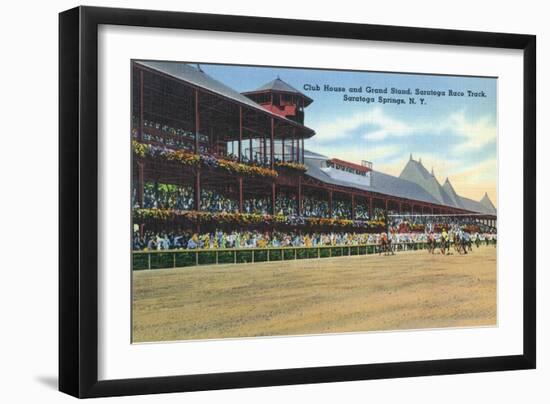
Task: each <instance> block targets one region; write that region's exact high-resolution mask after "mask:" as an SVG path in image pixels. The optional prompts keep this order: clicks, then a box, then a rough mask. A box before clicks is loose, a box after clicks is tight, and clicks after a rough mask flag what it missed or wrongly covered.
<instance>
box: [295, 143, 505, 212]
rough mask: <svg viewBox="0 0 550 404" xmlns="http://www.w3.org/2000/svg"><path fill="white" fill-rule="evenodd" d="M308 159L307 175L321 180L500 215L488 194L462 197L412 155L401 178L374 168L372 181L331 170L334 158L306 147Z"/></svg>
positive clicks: (306, 158)
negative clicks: (329, 167)
mask: <svg viewBox="0 0 550 404" xmlns="http://www.w3.org/2000/svg"><path fill="white" fill-rule="evenodd" d="M304 158H305V165H306V166H307V172H306V174H307V175H310V176H311V177H313V178H315V179H317V180H319V181H323V182H327V183H330V184H333V185H339V186H344V187H352V188H357V189H361V190H364V191H371V192H378V193H381V194H385V195H391V196H396V197H399V198H407V199H413V200H418V201H423V202H428V203H433V204H438V205H445V206H450V207H455V208H460V209H465V210H469V211H472V212H477V213H487V214H496V208H495V207H494V205H493V204H492V202H491V200H490V199H489V196H488V195H487V193H486V194H485V195H484V197H483V198H482V199H481V201H479V202H478V201H474V200H472V199H469V198H465V197H463V196H460V195H458V194H457V193H456V192H455V190H454V188H453V186H452V185H451V182H450V181H449V179H448V178H447V180H446V181H445V183H444V185H443V186H442V185H440V184H439V182H438V181H437V179H436V178H435V176H434V175H433V174H432V173H430V172H428V170H426V168H425V167H424V166H423V165H422V163H421V162H419V161H415V160H413V159H412V158H411V159H410V160H409V162H408V163H407V165H406V166H405V168H404V169H403V171H402V172H401V174H400V175H399V177H395V176H393V175H389V174H385V173H382V172H380V171H376V170H373V171H372V177H371V179H370V181H367V180H366V179H364V178H363V177H361V176H359V175H354V174H351V173H348V172H345V171H340V170H327V169H326V168H325V166H326V163H325V162H326V161H327V160H330V158H329V157H327V156H323V155H321V154H319V153H314V152H312V151H309V150H306V151H305V154H304Z"/></svg>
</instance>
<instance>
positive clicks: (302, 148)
mask: <svg viewBox="0 0 550 404" xmlns="http://www.w3.org/2000/svg"><path fill="white" fill-rule="evenodd" d="M301 150H302V164H304V138H302V147H301Z"/></svg>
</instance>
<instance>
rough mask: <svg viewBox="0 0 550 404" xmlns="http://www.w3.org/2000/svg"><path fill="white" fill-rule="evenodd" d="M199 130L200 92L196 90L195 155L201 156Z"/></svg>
mask: <svg viewBox="0 0 550 404" xmlns="http://www.w3.org/2000/svg"><path fill="white" fill-rule="evenodd" d="M199 130H200V114H199V90H195V153H196V154H199V152H200V148H199Z"/></svg>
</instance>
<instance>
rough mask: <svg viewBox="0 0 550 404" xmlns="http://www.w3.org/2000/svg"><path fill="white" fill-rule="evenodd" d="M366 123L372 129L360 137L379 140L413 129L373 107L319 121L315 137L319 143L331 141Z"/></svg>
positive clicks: (405, 133) (407, 132)
mask: <svg viewBox="0 0 550 404" xmlns="http://www.w3.org/2000/svg"><path fill="white" fill-rule="evenodd" d="M367 125H368V126H370V127H372V128H373V130H372V131H369V132H366V133H364V134H363V136H362V137H363V138H365V139H372V140H375V139H376V140H380V139H384V138H386V137H388V136H405V135H409V134H411V133H412V132H413V130H414V128H413V127H411V126H410V125H409V124H407V123H405V122H403V121H400V120H398V119H395V118H393V117H390V116H389V115H387V114H386V113H384V111H382V109H381V108H374V109H371V110H369V111H367V112H364V113H356V114H354V115H352V116H349V117H344V118H338V119H335V120H333V121H330V122H323V123H321V124H320V125H319V126H318V127H317V129H316V132H317V134H316V135H315V138H316V140H317V141H318V142H320V143H323V142H331V141H333V140H337V139H342V138H345V137H348V136H349V132H350V131H353V130H357V129H358V128H360V127H361V126H367Z"/></svg>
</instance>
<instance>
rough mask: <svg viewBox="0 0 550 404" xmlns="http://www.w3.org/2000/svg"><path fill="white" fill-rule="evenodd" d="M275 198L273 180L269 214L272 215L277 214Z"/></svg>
mask: <svg viewBox="0 0 550 404" xmlns="http://www.w3.org/2000/svg"><path fill="white" fill-rule="evenodd" d="M276 198H277V195H276V189H275V181H273V182H272V183H271V214H272V215H275V214H277V210H276V207H275V200H276Z"/></svg>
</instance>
